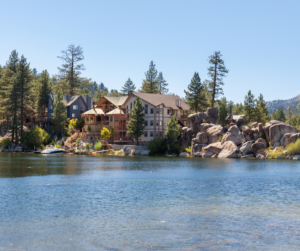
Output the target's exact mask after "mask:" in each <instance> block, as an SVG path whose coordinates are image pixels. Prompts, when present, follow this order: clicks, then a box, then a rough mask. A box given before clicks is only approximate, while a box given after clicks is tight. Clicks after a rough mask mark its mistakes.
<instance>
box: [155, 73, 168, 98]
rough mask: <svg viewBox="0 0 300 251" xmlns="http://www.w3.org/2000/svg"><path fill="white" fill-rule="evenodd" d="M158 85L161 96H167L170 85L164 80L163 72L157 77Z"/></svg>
mask: <svg viewBox="0 0 300 251" xmlns="http://www.w3.org/2000/svg"><path fill="white" fill-rule="evenodd" d="M157 83H158V90H159V94H167V93H168V91H169V89H168V88H167V86H168V85H169V84H168V83H167V81H166V80H165V79H164V77H163V74H162V72H160V73H159V74H158V77H157Z"/></svg>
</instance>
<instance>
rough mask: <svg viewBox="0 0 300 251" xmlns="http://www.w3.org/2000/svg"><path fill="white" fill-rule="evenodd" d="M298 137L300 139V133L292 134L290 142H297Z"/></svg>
mask: <svg viewBox="0 0 300 251" xmlns="http://www.w3.org/2000/svg"><path fill="white" fill-rule="evenodd" d="M297 139H300V133H294V134H292V135H291V137H290V139H289V144H290V143H295V142H296V141H297Z"/></svg>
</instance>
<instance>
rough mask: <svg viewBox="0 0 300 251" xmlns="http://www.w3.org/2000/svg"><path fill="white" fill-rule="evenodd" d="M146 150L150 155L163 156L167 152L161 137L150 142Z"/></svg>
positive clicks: (165, 144)
mask: <svg viewBox="0 0 300 251" xmlns="http://www.w3.org/2000/svg"><path fill="white" fill-rule="evenodd" d="M148 149H149V151H150V153H151V154H165V153H166V151H167V150H168V148H167V143H166V141H165V140H164V139H162V138H161V137H156V138H154V139H152V140H150V141H149V145H148Z"/></svg>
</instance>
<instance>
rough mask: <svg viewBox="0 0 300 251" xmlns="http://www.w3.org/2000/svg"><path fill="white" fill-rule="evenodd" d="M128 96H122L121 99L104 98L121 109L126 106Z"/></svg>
mask: <svg viewBox="0 0 300 251" xmlns="http://www.w3.org/2000/svg"><path fill="white" fill-rule="evenodd" d="M127 97H128V96H120V97H109V96H104V98H106V99H107V100H108V101H109V102H111V103H112V104H113V105H115V106H117V107H119V106H121V105H123V104H124V102H125V101H126V99H127Z"/></svg>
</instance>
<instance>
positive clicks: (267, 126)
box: [255, 120, 284, 141]
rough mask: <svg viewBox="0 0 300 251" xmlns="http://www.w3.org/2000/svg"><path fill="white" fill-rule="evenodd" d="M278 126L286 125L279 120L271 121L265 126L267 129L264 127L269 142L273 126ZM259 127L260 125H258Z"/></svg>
mask: <svg viewBox="0 0 300 251" xmlns="http://www.w3.org/2000/svg"><path fill="white" fill-rule="evenodd" d="M255 123H257V122H255ZM277 124H284V123H283V122H281V121H278V120H271V121H270V122H268V123H266V124H265V127H264V133H265V134H266V138H267V140H268V141H270V138H269V129H270V127H271V126H273V125H277ZM257 125H258V123H257Z"/></svg>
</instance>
